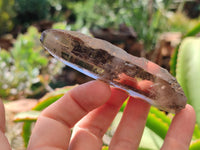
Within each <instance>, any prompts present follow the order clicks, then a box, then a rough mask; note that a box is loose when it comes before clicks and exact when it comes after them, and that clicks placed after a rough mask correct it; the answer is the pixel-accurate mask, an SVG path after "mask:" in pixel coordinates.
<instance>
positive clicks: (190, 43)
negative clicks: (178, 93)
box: [176, 37, 200, 126]
mask: <svg viewBox="0 0 200 150" xmlns="http://www.w3.org/2000/svg"><path fill="white" fill-rule="evenodd" d="M199 58H200V38H192V37H190V38H186V39H184V40H183V42H182V44H181V45H180V50H179V54H178V62H177V75H176V77H177V80H178V82H179V83H180V85H181V86H182V88H183V90H184V92H185V94H186V96H187V98H188V103H189V104H191V105H192V106H193V107H194V109H195V112H196V116H197V124H198V126H200V100H199V97H200V92H199V89H200V59H199Z"/></svg>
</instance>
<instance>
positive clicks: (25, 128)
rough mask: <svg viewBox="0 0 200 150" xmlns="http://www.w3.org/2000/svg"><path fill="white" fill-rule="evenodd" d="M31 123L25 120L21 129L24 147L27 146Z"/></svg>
mask: <svg viewBox="0 0 200 150" xmlns="http://www.w3.org/2000/svg"><path fill="white" fill-rule="evenodd" d="M31 125H32V122H25V123H24V125H23V129H22V137H23V140H24V145H25V147H27V146H28V142H29V138H30V136H31Z"/></svg>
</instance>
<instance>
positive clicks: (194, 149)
mask: <svg viewBox="0 0 200 150" xmlns="http://www.w3.org/2000/svg"><path fill="white" fill-rule="evenodd" d="M189 150H200V139H198V140H195V141H192V143H191V145H190V148H189Z"/></svg>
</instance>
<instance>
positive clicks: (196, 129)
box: [192, 124, 200, 140]
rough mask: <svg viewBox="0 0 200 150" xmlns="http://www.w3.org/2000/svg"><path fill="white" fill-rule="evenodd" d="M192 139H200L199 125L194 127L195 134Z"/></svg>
mask: <svg viewBox="0 0 200 150" xmlns="http://www.w3.org/2000/svg"><path fill="white" fill-rule="evenodd" d="M192 138H193V139H195V140H197V139H200V130H199V127H198V125H197V124H196V125H195V127H194V132H193V136H192Z"/></svg>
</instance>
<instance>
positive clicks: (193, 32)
mask: <svg viewBox="0 0 200 150" xmlns="http://www.w3.org/2000/svg"><path fill="white" fill-rule="evenodd" d="M199 32H200V23H198V24H197V25H196V26H195V27H194V28H193V29H191V30H190V31H189V32H188V33H187V34H186V35H185V36H184V37H189V36H194V35H196V34H198V33H199Z"/></svg>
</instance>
